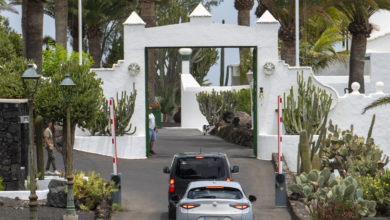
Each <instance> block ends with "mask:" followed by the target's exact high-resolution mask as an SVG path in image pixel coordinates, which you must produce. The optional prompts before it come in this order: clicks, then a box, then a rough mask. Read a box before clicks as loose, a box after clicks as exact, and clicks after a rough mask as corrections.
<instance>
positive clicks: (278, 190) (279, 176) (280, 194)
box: [275, 96, 287, 207]
mask: <svg viewBox="0 0 390 220" xmlns="http://www.w3.org/2000/svg"><path fill="white" fill-rule="evenodd" d="M282 101H283V100H282V96H278V172H275V206H276V207H286V206H287V198H286V173H283V165H282V163H283V153H282V152H283V151H282V135H283V133H282V128H283V106H282V103H283V102H282Z"/></svg>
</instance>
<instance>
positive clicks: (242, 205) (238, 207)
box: [229, 203, 249, 210]
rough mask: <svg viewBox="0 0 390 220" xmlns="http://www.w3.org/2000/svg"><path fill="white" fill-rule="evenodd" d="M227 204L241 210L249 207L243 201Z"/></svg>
mask: <svg viewBox="0 0 390 220" xmlns="http://www.w3.org/2000/svg"><path fill="white" fill-rule="evenodd" d="M229 206H230V207H233V208H235V209H241V210H243V209H246V208H248V207H249V205H248V204H245V203H243V204H230V205H229Z"/></svg>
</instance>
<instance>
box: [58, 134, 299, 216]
mask: <svg viewBox="0 0 390 220" xmlns="http://www.w3.org/2000/svg"><path fill="white" fill-rule="evenodd" d="M200 148H202V151H203V152H225V153H226V154H227V155H228V157H229V161H230V164H231V165H232V166H235V165H237V166H239V168H240V172H239V173H237V174H233V178H234V179H235V180H236V181H238V182H240V183H241V185H242V186H243V188H244V190H245V192H246V193H247V194H248V195H255V196H256V197H257V202H256V203H255V205H254V212H255V219H257V220H262V219H266V220H273V219H275V220H276V219H278V220H279V219H283V220H287V219H291V217H290V214H289V213H288V211H287V208H275V206H274V204H275V200H274V181H273V177H274V172H275V171H274V168H273V165H272V163H271V162H270V161H261V160H257V159H256V158H255V157H254V156H253V150H252V149H248V148H245V147H242V146H237V145H234V144H231V143H228V142H225V141H224V140H222V139H220V138H218V137H215V136H204V135H202V134H201V133H200V132H199V131H197V130H184V129H160V130H159V133H158V135H157V141H156V144H155V149H154V150H155V152H156V153H157V155H153V156H151V157H150V158H149V159H146V160H123V159H119V160H118V165H119V168H118V169H119V172H121V173H122V175H123V185H122V187H123V188H122V190H123V191H122V198H123V199H125V200H127V201H128V204H129V212H123V213H116V214H114V216H113V217H114V219H115V220H121V219H134V220H138V219H140V220H143V219H145V220H159V219H164V220H165V219H168V207H167V205H168V201H167V191H168V178H169V176H168V174H164V173H163V172H162V168H163V167H164V166H170V165H171V162H172V158H173V154H174V153H176V152H188V151H192V152H193V151H199V150H200ZM56 156H57V161H58V162H57V164H58V166H59V168H60V169H61V168H62V167H63V165H62V161H60V160H62V158H61V155H59V154H57V155H56ZM73 161H74V167H75V169H77V170H83V171H85V172H88V170H89V169H91V170H95V171H98V172H99V173H100V174H101V176H102V177H103V178H106V179H109V177H110V173H111V172H112V159H111V158H110V157H107V156H100V155H96V154H89V153H85V152H79V151H75V152H74V160H73Z"/></svg>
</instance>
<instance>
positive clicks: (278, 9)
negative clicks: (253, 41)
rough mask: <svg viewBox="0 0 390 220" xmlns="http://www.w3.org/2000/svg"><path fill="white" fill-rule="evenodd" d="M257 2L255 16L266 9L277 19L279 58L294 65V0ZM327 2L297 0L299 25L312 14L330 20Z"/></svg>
mask: <svg viewBox="0 0 390 220" xmlns="http://www.w3.org/2000/svg"><path fill="white" fill-rule="evenodd" d="M258 2H259V6H258V9H256V16H257V17H258V18H259V17H261V16H262V15H263V13H264V12H265V11H266V10H268V11H269V12H270V13H271V14H272V15H273V16H274V18H275V19H276V20H278V21H279V23H280V29H279V39H281V40H282V45H281V51H280V54H281V58H282V60H284V61H285V62H286V63H287V64H289V65H290V66H295V65H296V64H295V40H296V39H295V0H258ZM328 4H329V1H328V0H325V1H324V0H310V1H306V0H299V24H300V27H302V25H303V24H304V23H305V22H306V21H307V20H308V19H310V18H311V17H312V16H314V15H318V16H321V17H322V18H324V19H326V20H328V21H329V22H332V19H331V18H330V17H329V16H328V14H327V13H326V12H325V7H326V6H327V5H328Z"/></svg>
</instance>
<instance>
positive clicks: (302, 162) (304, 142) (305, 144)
mask: <svg viewBox="0 0 390 220" xmlns="http://www.w3.org/2000/svg"><path fill="white" fill-rule="evenodd" d="M317 105H318V101H317V100H316V99H314V101H313V106H312V112H311V116H310V118H309V121H308V122H307V125H306V130H302V131H301V134H302V133H305V134H306V135H305V136H306V137H303V136H302V135H300V140H299V146H298V148H299V150H298V156H297V173H298V175H299V174H300V172H301V171H304V169H305V168H304V167H306V169H307V168H308V167H309V166H310V169H316V170H321V169H322V168H321V160H322V154H323V147H324V146H325V143H326V142H325V137H326V132H327V128H326V127H325V126H326V123H322V125H321V127H319V128H318V129H319V130H320V133H319V138H318V140H317V141H313V136H314V134H315V133H316V132H317V131H316V130H317V128H315V129H313V127H312V123H313V119H314V118H315V114H316V112H317ZM327 118H328V112H326V113H325V118H324V121H326V120H327ZM313 130H314V131H313ZM310 146H311V147H310ZM302 149H303V151H302ZM307 151H308V152H309V157H308V158H305V159H304V158H303V155H302V152H305V153H306V152H307ZM317 152H318V153H317ZM310 169H309V170H306V171H305V172H306V173H308V172H310Z"/></svg>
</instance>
